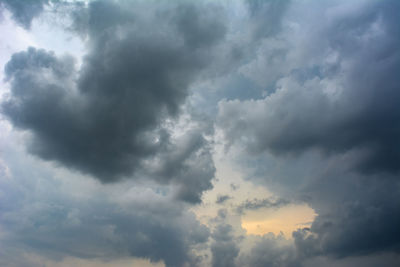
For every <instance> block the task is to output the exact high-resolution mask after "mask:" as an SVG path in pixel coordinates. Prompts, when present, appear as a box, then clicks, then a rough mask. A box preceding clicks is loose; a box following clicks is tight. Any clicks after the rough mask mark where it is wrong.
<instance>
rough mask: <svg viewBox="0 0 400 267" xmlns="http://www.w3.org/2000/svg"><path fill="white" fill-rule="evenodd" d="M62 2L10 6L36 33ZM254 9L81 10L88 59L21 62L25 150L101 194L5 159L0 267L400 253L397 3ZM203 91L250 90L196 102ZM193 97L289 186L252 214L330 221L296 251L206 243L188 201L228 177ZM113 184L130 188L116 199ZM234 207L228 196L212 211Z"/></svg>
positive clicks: (76, 27) (1, 1)
mask: <svg viewBox="0 0 400 267" xmlns="http://www.w3.org/2000/svg"><path fill="white" fill-rule="evenodd" d="M49 3H53V2H52V1H51V0H49V1H47V0H46V1H40V0H38V1H8V0H0V6H1V8H7V9H8V10H10V12H11V14H12V16H13V18H14V19H15V20H16V21H17V23H19V24H20V25H22V26H23V27H24V28H26V29H29V27H30V25H31V22H32V19H33V18H34V17H36V16H38V15H39V14H40V13H41V12H42V11H43V10H44V8H45V6H46V5H48V4H49ZM240 3H241V5H239V7H245V8H247V9H248V10H246V11H243V10H241V11H240V12H239V11H238V10H230V6H229V5H225V6H223V5H221V6H220V5H217V4H212V3H206V2H196V3H194V2H189V1H187V2H185V1H177V2H174V3H168V4H165V3H158V2H157V3H156V2H143V1H123V0H116V1H105V0H104V1H103V0H100V1H90V2H89V3H88V4H87V5H83V4H82V3H80V4H77V5H76V6H74V4H71V6H69V8H68V12H71V13H69V15H70V16H71V18H72V21H73V24H72V25H69V27H67V28H68V31H69V32H72V33H73V34H76V35H79V36H80V37H82V40H83V42H84V44H85V45H86V49H87V50H86V55H85V56H84V58H83V59H82V65H81V66H80V67H79V68H77V66H76V62H75V59H74V58H73V57H72V56H69V55H56V54H55V53H53V52H50V51H46V50H44V49H37V48H28V49H27V50H26V51H22V52H19V53H16V54H14V55H13V56H12V57H11V59H10V61H9V62H8V63H7V65H6V67H5V77H6V80H7V82H8V83H9V85H10V93H9V95H7V96H6V97H5V99H4V100H3V102H2V103H1V111H2V113H3V114H4V115H5V116H6V117H7V119H8V120H9V121H10V122H11V123H12V125H13V126H15V127H16V128H17V129H20V130H23V131H26V132H27V133H28V137H29V142H28V151H29V152H30V153H31V154H33V155H36V156H37V157H39V158H40V159H44V160H48V161H52V162H56V163H57V164H59V165H60V166H63V167H66V168H68V169H70V170H74V171H78V172H80V173H83V174H88V175H91V176H93V177H96V178H97V179H98V180H100V181H101V182H102V184H100V185H96V186H98V188H97V187H96V189H97V190H99V192H97V191H96V190H94V191H95V192H93V191H91V192H89V193H88V194H87V195H85V197H81V198H80V199H79V200H77V199H76V194H75V193H77V194H78V195H79V194H80V193H81V190H86V188H85V187H84V186H83V187H82V188H80V187H79V189H77V188H76V187H77V185H76V184H79V185H80V183H83V181H84V179H80V178H82V177H81V176H79V174H77V173H69V174H70V175H72V176H71V179H72V178H73V177H75V178H76V176H79V179H78V180H79V182H77V181H75V182H76V184H75V186H76V187H74V186H72V188H73V189H74V190H75V191H73V190H72V191H71V190H70V191H69V190H67V189H68V187H65V186H66V185H65V184H68V183H67V182H66V180H67V179H65V177H64V178H63V179H64V180H63V179H61V180H58V179H53V178H51V177H50V176H51V175H50V176H49V175H47V176H46V175H45V174H42V173H40V172H39V173H37V172H38V170H40V168H42V167H43V166H45V165H44V164H43V162H42V163H41V164H43V166H42V165H40V166H39V167H34V166H33V165H34V164H31V165H32V166H28V165H26V164H25V163H24V164H22V163H21V161H22V160H21V159H18V160H17V159H15V158H14V159H13V158H12V156H10V155H12V154H13V153H16V154H18V153H17V152H15V151H14V152H12V151H11V150H6V151H11V152H10V153H9V155H7V160H8V163H9V164H10V166H6V167H4V166H3V165H1V164H2V161H0V176H1V177H4V178H5V179H2V180H1V181H0V185H1V187H0V188H1V189H0V200H1V201H0V211H1V214H2V216H1V217H0V225H1V230H2V232H1V235H0V239H1V240H2V243H4V244H7V245H9V246H7V250H5V251H6V252H0V264H2V265H7V264H8V263H9V262H14V263H15V264H14V265H15V266H18V267H19V266H26V265H28V264H29V263H21V264H19V265H18V255H19V254H20V253H21V252H22V251H24V252H25V251H28V252H34V253H37V254H38V255H44V256H45V257H48V258H52V259H56V260H61V259H62V258H63V257H65V256H73V257H80V258H88V259H92V258H103V259H104V258H110V259H111V258H112V259H114V258H119V257H126V256H128V257H129V256H134V257H141V258H147V259H150V260H151V261H153V262H158V261H163V262H165V264H166V265H167V266H171V267H172V266H186V265H188V266H197V265H200V266H202V265H201V264H203V265H204V264H209V265H212V266H218V267H222V266H249V267H250V266H251V267H257V266H288V267H289V266H292V267H293V266H309V267H312V266H318V264H319V263H320V262H323V264H332V265H334V264H336V263H337V264H338V266H341V264H343V266H349V264H350V265H351V262H352V259H354V258H358V260H360V262H363V259H364V258H365V257H378V258H379V257H380V256H381V255H383V256H382V258H384V257H386V256H385V255H388V254H390V255H396V256H395V257H393V259H394V260H393V261H395V260H396V259H398V257H397V256H398V255H400V254H399V251H400V238H399V236H400V232H399V228H398V225H400V179H399V175H400V165H399V164H398V163H399V162H400V141H399V140H400V139H399V136H400V93H399V92H400V91H399V84H400V76H399V75H398V73H400V53H399V49H398V47H400V30H399V27H398V25H399V22H400V20H399V17H398V13H399V11H400V3H399V2H398V1H396V0H387V1H380V2H371V1H365V0H355V1H344V0H338V1H331V2H328V1H311V2H307V3H305V2H302V1H276V0H269V1H258V0H254V1H244V2H243V3H242V2H240ZM49 6H51V5H49ZM74 7H77V8H74ZM242 11H243V12H244V14H242V13H241V12H242ZM228 18H229V19H230V20H231V21H229V19H228ZM219 76H222V77H219ZM219 79H224V80H225V83H223V82H221V83H219V82H220V80H219ZM226 80H228V81H226ZM238 81H240V83H241V84H240V85H237V84H236V83H238ZM200 82H205V84H211V85H214V86H216V87H218V86H219V85H220V84H225V85H235V86H236V87H235V88H230V86H227V87H229V88H223V89H215V90H216V91H217V93H215V92H210V91H212V89H210V90H208V91H205V92H202V91H201V90H200V89H198V90H197V91H196V90H193V88H192V87H191V86H194V87H196V85H197V83H200ZM246 86H255V87H257V88H256V89H254V90H253V91H257V93H254V94H253V93H248V92H247V91H246V92H243V90H245V89H246ZM207 89H208V88H207ZM218 90H220V91H218ZM235 90H236V91H235ZM251 90H252V89H249V91H251ZM260 90H262V91H263V93H262V92H260V93H259V94H258V91H260ZM238 91H239V92H238ZM193 95H194V96H193ZM210 96H212V99H211V97H210ZM249 96H254V97H255V99H251V97H249ZM256 96H258V98H256ZM196 97H199V98H201V97H202V98H203V99H205V100H206V101H205V102H207V103H208V102H209V103H211V104H209V103H208V104H209V105H213V103H217V102H219V105H218V114H214V115H212V116H216V118H215V122H216V126H217V127H218V128H219V129H220V130H221V131H222V132H223V133H224V138H225V139H224V142H226V143H227V144H228V145H231V146H239V148H240V151H243V150H242V149H241V148H242V147H245V148H246V149H245V151H246V152H245V153H243V154H241V155H239V156H238V159H237V160H238V161H239V162H240V163H241V164H243V165H246V166H245V167H246V169H249V168H250V169H251V168H254V169H256V170H255V171H254V172H255V173H256V175H253V176H254V177H253V176H252V175H249V177H250V179H252V178H257V180H254V181H255V182H259V181H260V180H261V181H262V183H263V184H264V185H267V186H270V188H273V186H275V185H279V186H280V187H282V188H284V189H285V190H282V191H279V190H277V191H276V192H274V193H276V198H273V199H269V198H262V199H257V198H255V199H253V200H250V199H248V200H247V201H245V202H243V203H242V204H240V205H239V207H238V208H237V211H239V213H243V212H246V210H258V209H261V208H279V207H283V206H285V205H288V204H290V203H296V202H299V201H301V202H302V203H304V202H305V203H307V204H308V205H310V206H311V207H312V208H313V209H314V210H315V212H316V213H317V214H318V216H317V217H316V219H315V221H314V222H313V223H312V225H311V227H309V228H303V229H298V230H297V231H295V232H293V240H294V244H290V242H289V241H288V240H285V239H284V237H283V236H277V237H276V236H273V235H272V234H267V235H264V236H263V237H255V236H251V237H249V236H248V237H240V238H237V237H236V236H237V235H236V234H237V233H236V232H235V229H234V228H233V227H232V226H231V225H230V224H228V222H225V221H224V223H222V224H220V225H217V226H216V227H215V229H214V231H209V230H208V228H207V227H205V226H204V225H201V224H200V223H199V222H198V221H197V220H196V219H195V217H194V215H193V214H192V213H191V212H188V211H187V209H188V207H189V206H188V204H187V203H182V202H181V200H183V201H185V202H189V203H199V202H200V201H201V197H202V193H203V192H204V191H206V190H209V189H211V187H212V184H211V181H212V178H213V177H214V174H215V167H214V163H213V143H212V142H210V141H209V140H210V139H209V136H207V135H208V134H210V130H209V128H210V127H209V125H207V127H208V128H207V127H204V124H202V123H201V122H199V121H197V118H195V116H192V113H190V112H191V111H192V110H190V108H193V107H188V105H190V104H193V103H194V106H196V104H198V103H196V101H198V100H197V99H196ZM209 97H210V99H209ZM188 99H189V101H188ZM221 99H222V100H221ZM227 99H229V100H227ZM188 102H190V104H188ZM199 106H201V105H197V106H196V107H195V108H197V109H198V108H199ZM200 109H201V108H200ZM213 109H215V107H213ZM204 112H206V111H204ZM200 113H201V112H200ZM208 113H213V112H208ZM185 116H186V117H190V118H189V119H187V118H186V119H187V120H188V121H184V119H185V118H184V117H185ZM199 117H201V116H199ZM213 119H214V118H213ZM182 120H183V121H184V122H183V123H182ZM211 124H212V123H210V125H211ZM206 128H207V129H206ZM1 138H2V137H1ZM0 140H1V139H0ZM25 157H26V156H25ZM5 158H6V157H5ZM16 158H18V157H16ZM21 158H24V157H21ZM253 159H255V160H254V162H252V160H253ZM27 161H29V160H27ZM43 168H44V167H43ZM56 170H57V171H60V172H62V171H64V170H63V169H56ZM256 176H257V177H256ZM260 177H261V178H260ZM75 178H74V179H75ZM126 178H131V179H130V180H129V179H126ZM60 181H63V182H60ZM116 181H120V182H122V183H127V185H129V186H132V188H133V189H132V191H129V190H128V189H126V188H124V190H127V191H124V190H121V188H120V189H118V190H115V191H113V190H114V189H115V188H114V189H113V186H118V185H119V184H117V183H114V184H113V185H110V184H109V183H111V182H116ZM59 183H64V184H62V186H59V185H60V184H59ZM72 184H74V183H72ZM154 185H156V186H154ZM92 186H93V185H92ZM146 186H148V187H146ZM239 186H240V185H238V186H236V185H233V184H231V188H232V190H233V191H235V190H236V189H237V188H239ZM151 187H157V188H156V189H154V188H152V189H150V188H151ZM66 188H67V189H66ZM105 188H107V189H105ZM277 188H278V187H277ZM63 190H64V191H63ZM101 190H104V192H103V191H101ZM168 190H171V191H168ZM89 191H90V190H89ZM171 192H172V194H170V193H171ZM238 192H239V191H238ZM82 194H83V193H82ZM279 194H282V195H279ZM83 195H84V194H83ZM177 199H178V200H179V201H177ZM229 199H230V196H228V195H218V197H217V201H216V203H217V204H225V202H226V201H228V200H229ZM229 204H230V203H229ZM221 214H222V215H223V216H222V215H221ZM221 214H220V217H221V218H219V219H221V220H222V219H223V220H228V217H229V216H228V214H227V211H225V213H221ZM222 217H223V218H222ZM211 221H212V220H211ZM214 222H215V221H214ZM3 231H4V232H5V233H6V234H4V235H3ZM210 232H212V233H211V234H210ZM209 236H211V238H212V240H211V241H210V242H209V243H207V241H208V238H209ZM249 240H252V241H254V242H253V243H252V247H251V248H249V247H247V248H246V249H248V250H246V249H243V247H242V244H241V243H240V242H241V241H243V243H246V242H247V243H246V244H247V245H248V244H249ZM196 249H197V251H195V250H196ZM204 250H207V253H211V256H212V258H210V261H209V262H207V260H205V261H204V262H202V259H203V260H204V258H201V256H199V255H200V254H202V253H203V252H204ZM194 251H195V252H196V253H195V252H194ZM199 251H200V252H199ZM203 256H204V255H203ZM205 258H206V257H205ZM377 261H378V262H387V263H389V264H390V263H391V262H392V258H390V259H389V260H387V261H379V260H377ZM339 262H340V263H339ZM349 262H350V263H349ZM185 264H186V265H185ZM346 264H347V265H346ZM320 265H321V264H320Z"/></svg>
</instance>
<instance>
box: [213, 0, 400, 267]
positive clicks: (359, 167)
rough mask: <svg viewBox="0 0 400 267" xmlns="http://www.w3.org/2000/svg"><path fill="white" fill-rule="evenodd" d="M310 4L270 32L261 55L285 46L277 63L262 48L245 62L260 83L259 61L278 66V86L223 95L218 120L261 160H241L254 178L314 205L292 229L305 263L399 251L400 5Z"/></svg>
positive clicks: (289, 14) (298, 6) (235, 141)
mask: <svg viewBox="0 0 400 267" xmlns="http://www.w3.org/2000/svg"><path fill="white" fill-rule="evenodd" d="M312 7H313V8H312V9H310V6H309V5H306V4H301V3H294V4H293V5H291V7H290V10H289V11H288V12H287V13H286V15H285V16H286V17H285V21H284V26H283V27H282V31H281V32H279V33H277V34H276V36H278V37H279V41H278V40H277V39H276V38H274V39H273V40H272V39H268V37H267V38H265V39H264V46H266V48H265V49H260V52H262V51H267V52H268V51H269V50H268V45H270V46H272V47H275V46H276V47H278V48H279V47H280V48H281V49H282V57H281V61H280V62H278V63H275V62H274V60H273V59H271V58H268V57H265V55H262V54H260V57H259V58H258V60H255V62H253V63H249V64H248V69H247V71H250V72H252V74H253V77H254V79H256V78H258V77H260V80H261V81H262V78H263V76H262V75H263V73H259V74H258V75H257V73H256V72H253V71H254V70H255V69H256V67H259V68H261V70H263V71H265V72H266V74H265V75H268V73H267V70H268V68H267V67H269V68H273V67H274V64H277V68H276V69H277V70H279V73H277V74H276V75H275V76H274V77H275V79H274V80H273V81H274V83H275V87H276V90H275V91H272V92H268V94H267V95H266V96H265V97H263V98H260V99H253V100H247V101H239V100H231V101H226V100H225V101H221V102H220V104H219V118H218V124H219V125H220V127H221V129H222V130H223V131H224V133H225V136H226V137H227V140H228V143H229V142H230V143H231V144H238V145H243V146H244V147H246V149H247V152H248V153H249V154H247V155H246V157H247V160H248V159H249V156H248V155H251V157H252V158H253V159H254V161H253V162H250V160H248V161H246V160H243V159H242V158H241V160H243V162H246V164H248V163H251V164H252V165H251V167H253V168H256V169H257V176H258V178H257V180H256V181H260V180H262V179H264V183H266V184H267V185H271V184H272V186H275V185H276V184H279V185H280V186H281V187H286V190H282V192H285V193H286V194H287V195H292V196H294V197H295V198H298V199H302V200H303V201H305V202H306V203H308V204H309V205H310V206H311V207H312V208H313V209H314V210H315V211H316V212H317V214H318V216H317V218H316V219H315V221H314V223H313V224H312V226H311V228H310V229H303V230H299V231H297V232H295V233H294V237H295V240H296V251H297V253H298V257H299V258H298V261H299V262H302V261H304V260H305V259H309V258H312V257H317V256H326V255H329V256H330V257H333V258H343V257H352V256H356V255H357V256H358V255H374V254H376V253H383V252H395V253H398V252H399V244H400V239H399V238H398V237H399V232H398V229H397V228H398V227H396V225H398V223H399V218H400V216H399V212H400V209H399V207H400V206H399V199H400V191H399V182H398V179H399V171H400V169H399V164H398V162H399V160H400V154H399V151H400V150H399V147H400V143H399V142H398V140H399V138H398V136H399V133H400V132H399V129H400V128H399V125H400V120H399V119H400V109H399V107H400V102H399V99H400V98H399V92H398V90H397V88H398V84H399V82H400V80H399V75H397V73H399V71H400V54H399V53H398V49H397V47H398V46H399V45H400V38H399V36H400V35H399V29H398V27H396V25H398V23H399V19H398V17H397V16H395V15H394V13H396V12H398V11H399V10H400V4H399V2H398V1H385V2H384V3H383V2H380V3H376V2H375V3H371V2H366V1H356V2H352V3H345V2H341V1H338V2H335V3H329V4H327V3H325V2H324V3H322V2H321V3H319V4H316V3H314V4H313V5H312ZM306 10H312V12H313V14H315V16H311V17H307V16H309V15H305V14H308V13H307V12H305V11H306ZM318 14H319V15H318ZM293 23H294V24H293ZM261 63H265V64H267V65H265V66H264V67H263V66H262V64H261ZM257 64H258V65H257ZM268 64H271V65H268ZM260 66H261V67H260ZM271 77H272V76H271ZM268 82H269V81H268ZM266 83H267V82H266ZM265 160H267V162H265ZM282 166H285V167H282ZM247 167H249V166H247Z"/></svg>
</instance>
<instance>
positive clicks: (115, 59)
mask: <svg viewBox="0 0 400 267" xmlns="http://www.w3.org/2000/svg"><path fill="white" fill-rule="evenodd" d="M207 8H208V7H199V6H196V5H191V4H190V5H189V4H182V5H175V4H174V5H171V6H167V7H165V8H164V9H162V8H158V7H153V6H152V5H149V10H148V12H149V13H150V14H147V16H141V15H140V12H137V11H136V6H135V4H129V3H126V2H123V1H122V2H121V3H117V2H108V1H97V2H93V3H90V5H89V7H88V8H87V10H83V11H80V12H84V13H83V14H80V18H81V20H79V21H78V22H77V24H76V26H75V28H76V30H77V31H78V30H79V31H81V32H83V33H86V34H87V38H88V40H87V42H88V45H89V47H90V49H89V51H88V53H87V55H86V56H85V57H84V62H83V65H82V67H81V68H80V69H79V70H78V69H77V68H76V66H75V64H74V59H73V58H72V57H70V56H56V55H55V54H54V53H52V52H49V51H45V50H42V49H35V48H29V49H28V50H27V51H25V52H20V53H17V54H15V55H13V56H12V58H11V60H10V61H9V63H7V65H6V67H5V74H6V79H7V80H8V81H9V82H10V84H11V95H10V98H9V99H7V100H6V101H5V102H3V104H2V110H3V113H4V114H5V115H6V116H7V117H8V118H9V119H10V121H11V122H12V123H13V124H14V125H15V126H16V127H18V128H20V129H23V130H29V131H30V132H31V133H32V140H31V142H30V145H29V151H30V152H31V153H33V154H35V155H38V156H39V157H41V158H43V159H45V160H52V161H56V162H58V163H60V164H61V165H64V166H66V167H68V168H71V169H76V170H78V171H81V172H83V173H87V174H91V175H94V176H95V177H97V178H99V179H100V180H101V181H103V182H112V181H115V180H118V179H119V178H121V177H127V176H131V175H132V174H133V173H135V171H137V170H138V169H139V168H140V169H141V170H142V171H144V170H143V168H144V165H146V164H147V162H148V161H151V160H153V161H162V159H159V158H158V156H160V155H161V154H163V153H167V154H168V152H171V153H172V151H176V150H178V152H173V153H177V154H178V155H177V156H178V157H179V158H177V159H176V160H174V159H168V160H169V162H168V164H166V163H165V164H164V165H165V168H166V169H165V170H159V172H158V174H159V175H158V176H160V177H161V176H162V177H163V178H160V179H164V180H173V179H174V180H175V181H178V180H179V182H180V183H182V182H183V181H184V180H185V177H182V175H189V176H187V177H186V178H187V179H190V177H191V175H197V176H196V181H195V182H188V183H185V184H186V185H185V186H186V187H188V186H193V188H191V189H185V190H186V193H185V192H182V193H181V194H182V198H184V199H190V200H192V201H198V199H199V196H198V195H199V193H198V192H194V194H195V195H194V196H189V195H188V194H191V193H192V192H189V191H194V190H200V194H201V191H202V190H205V189H209V188H210V187H211V184H210V180H211V179H212V177H213V165H212V164H213V163H212V161H211V160H208V159H207V157H210V155H209V153H207V151H206V150H207V148H206V141H205V139H204V138H203V137H202V136H201V133H193V136H194V137H193V138H192V139H191V137H187V135H185V136H184V137H183V139H191V140H188V142H194V143H193V144H188V146H186V147H181V146H178V145H175V143H174V140H172V138H171V137H170V134H171V131H170V130H169V129H167V127H166V126H165V124H166V123H167V120H176V119H177V118H178V116H179V113H180V111H181V109H182V105H183V104H184V102H185V98H186V97H187V95H188V86H189V85H190V83H191V82H193V80H195V79H196V77H197V76H198V75H199V74H200V72H201V70H202V69H203V68H204V67H205V66H206V65H207V63H208V61H209V57H210V55H211V53H212V51H211V49H212V46H213V44H214V43H216V42H217V41H218V40H220V39H222V38H223V35H224V25H223V22H222V21H220V19H219V17H217V15H218V13H217V12H210V13H208V15H207V16H210V17H207V18H204V17H203V15H201V14H203V11H204V9H207ZM210 10H211V9H210ZM85 16H86V17H85ZM187 16H191V17H193V16H196V20H195V21H191V24H190V25H189V24H187V23H185V19H186V17H187ZM83 18H85V19H83ZM203 20H204V21H207V23H212V26H213V27H205V26H204V25H203ZM82 21H83V22H86V23H84V24H82V23H83V22H82ZM153 24H157V25H158V27H157V29H156V28H153V27H152V26H153ZM208 30H210V31H213V32H211V33H208V32H207V31H208ZM193 34H194V35H195V36H198V34H199V35H201V36H202V37H201V38H199V39H198V40H197V39H194V37H193V36H191V35H193ZM192 132H194V130H193V131H192ZM182 142H185V141H182ZM180 143H181V141H180ZM179 149H182V151H179ZM166 151H167V152H166ZM191 157H198V163H199V164H202V163H204V164H205V165H203V166H202V167H201V168H198V169H197V170H193V171H190V170H186V171H184V170H178V169H179V168H180V167H179V166H181V167H183V165H184V167H186V168H187V169H190V167H191V166H189V165H190V164H189V163H188V164H185V163H187V162H188V160H189V159H190V158H191ZM182 160H186V161H184V162H183V163H182ZM144 161H146V164H145V163H144ZM193 167H194V168H196V167H195V166H193ZM200 169H202V170H203V169H204V170H205V171H204V172H202V171H200ZM178 172H179V173H181V174H180V175H181V177H180V178H177V177H175V176H174V175H178ZM185 172H186V173H185ZM183 173H185V174H183ZM178 176H179V175H178ZM157 179H158V178H157Z"/></svg>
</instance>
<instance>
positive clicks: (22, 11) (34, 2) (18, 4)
mask: <svg viewBox="0 0 400 267" xmlns="http://www.w3.org/2000/svg"><path fill="white" fill-rule="evenodd" d="M50 2H51V0H1V1H0V11H1V9H2V8H6V9H8V10H9V11H10V12H11V14H12V17H13V19H14V20H15V21H16V22H17V23H18V24H20V25H21V26H22V27H24V28H26V29H29V28H30V27H31V23H32V20H33V19H34V18H35V17H36V16H39V15H40V14H41V13H42V12H43V9H44V6H45V5H47V4H49V3H50Z"/></svg>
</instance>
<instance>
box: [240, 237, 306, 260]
mask: <svg viewBox="0 0 400 267" xmlns="http://www.w3.org/2000/svg"><path fill="white" fill-rule="evenodd" d="M239 263H240V264H239V265H238V266H246V267H247V266H248V267H250V266H251V267H264V266H268V267H299V266H302V265H301V262H300V261H299V260H298V258H297V257H296V250H295V247H294V246H293V245H290V244H288V241H287V240H285V239H284V238H283V237H282V236H277V237H275V236H274V235H273V234H267V235H264V236H262V237H261V238H259V240H257V241H256V242H255V244H254V246H253V247H252V249H251V250H250V252H249V253H247V254H243V255H241V256H240V258H239Z"/></svg>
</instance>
